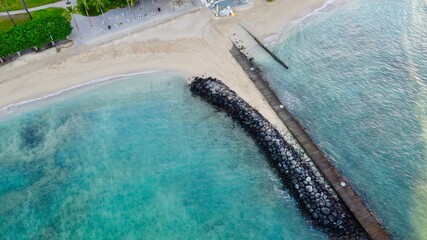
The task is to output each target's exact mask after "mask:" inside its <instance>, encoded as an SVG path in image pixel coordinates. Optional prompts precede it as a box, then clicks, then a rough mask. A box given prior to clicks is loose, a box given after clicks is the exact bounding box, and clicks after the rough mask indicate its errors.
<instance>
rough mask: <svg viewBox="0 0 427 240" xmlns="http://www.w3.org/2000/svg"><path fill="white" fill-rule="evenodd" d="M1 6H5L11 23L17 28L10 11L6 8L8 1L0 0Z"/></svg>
mask: <svg viewBox="0 0 427 240" xmlns="http://www.w3.org/2000/svg"><path fill="white" fill-rule="evenodd" d="M0 4H1V5H2V6H3V9H4V11H5V12H6V13H7V16H9V19H10V21H11V22H12V23H13V26H15V27H16V23H15V21H13V18H12V16H10V14H9V11H8V10H7V8H6V0H0Z"/></svg>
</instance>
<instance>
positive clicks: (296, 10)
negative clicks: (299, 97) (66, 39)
mask: <svg viewBox="0 0 427 240" xmlns="http://www.w3.org/2000/svg"><path fill="white" fill-rule="evenodd" d="M324 2H325V1H324V0H298V1H296V0H276V1H274V2H273V3H266V2H265V0H256V2H255V4H254V6H253V7H252V8H251V9H250V10H245V11H242V12H238V14H237V17H234V18H231V17H230V18H221V19H215V18H213V16H212V14H211V13H210V12H209V11H208V10H207V9H205V8H201V9H200V10H199V11H196V12H193V13H190V14H187V15H185V16H181V17H179V18H176V19H174V20H172V21H168V22H166V23H162V24H159V25H156V26H154V27H151V28H149V29H143V30H140V31H139V32H134V33H132V34H129V35H128V36H123V37H121V38H119V39H116V40H109V39H102V40H103V42H105V43H104V44H95V43H94V44H93V45H91V46H78V47H77V46H75V47H71V48H68V49H63V50H62V51H61V52H60V53H56V52H55V51H54V50H53V49H51V50H49V51H46V52H43V53H38V54H30V55H27V56H23V57H21V58H19V59H18V60H17V61H15V62H12V63H10V64H7V65H5V66H3V67H1V68H0V96H1V97H0V109H1V108H2V107H4V106H7V105H9V104H12V103H16V102H20V101H24V100H29V99H34V98H37V97H41V96H44V95H47V94H50V93H53V92H57V91H60V90H61V89H64V88H68V87H71V86H74V85H77V84H81V83H84V82H87V81H90V80H94V79H99V78H104V77H108V76H114V75H120V74H128V73H136V72H142V71H147V70H170V71H178V72H182V73H184V74H186V75H188V76H189V77H191V76H195V75H201V74H205V73H206V74H207V75H208V76H214V77H217V78H219V79H221V80H222V81H224V82H225V83H226V84H227V85H228V86H229V87H230V88H232V89H233V90H234V91H236V92H237V93H238V94H239V95H240V96H241V97H242V98H243V99H245V100H246V101H247V102H249V104H251V105H252V106H253V107H255V108H256V109H257V110H258V111H260V112H261V114H263V115H264V116H265V117H266V118H267V119H269V120H270V121H271V122H272V123H273V124H274V125H275V126H276V127H278V128H279V129H284V126H283V124H282V123H281V121H280V120H279V119H278V117H277V116H276V114H275V113H274V111H273V110H272V109H271V108H270V106H269V105H268V103H267V102H266V101H265V99H264V98H263V97H262V95H261V94H260V93H259V92H258V90H257V89H256V87H255V86H254V85H253V83H252V82H251V81H250V80H249V78H248V77H247V76H246V74H245V73H244V72H243V70H242V69H241V68H240V65H238V63H237V62H236V61H235V60H234V59H233V58H232V56H231V55H230V53H229V51H228V50H229V49H230V48H231V46H232V45H231V42H230V40H229V38H228V37H229V36H230V35H231V34H232V33H234V31H235V30H236V26H238V24H239V23H240V24H242V25H244V26H246V27H248V28H250V30H251V31H252V32H253V33H254V34H256V35H257V36H262V37H266V36H268V35H270V34H273V33H274V32H275V31H277V30H278V29H280V27H281V26H282V25H284V24H285V23H286V22H288V21H292V20H295V19H299V18H301V17H303V16H304V15H306V14H308V13H310V12H312V11H314V10H315V9H317V8H319V7H321V6H322V5H323V4H324Z"/></svg>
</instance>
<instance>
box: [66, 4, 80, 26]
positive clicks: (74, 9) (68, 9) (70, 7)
mask: <svg viewBox="0 0 427 240" xmlns="http://www.w3.org/2000/svg"><path fill="white" fill-rule="evenodd" d="M65 9H66V10H67V12H68V14H70V17H71V19H73V21H74V25H76V28H77V31H80V30H79V26H77V22H76V19H75V18H73V13H75V12H76V8H73V6H67V7H66V8H65Z"/></svg>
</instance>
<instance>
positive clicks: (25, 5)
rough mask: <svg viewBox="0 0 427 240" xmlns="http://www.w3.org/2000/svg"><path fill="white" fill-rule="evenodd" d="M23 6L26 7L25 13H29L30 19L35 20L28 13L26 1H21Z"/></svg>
mask: <svg viewBox="0 0 427 240" xmlns="http://www.w3.org/2000/svg"><path fill="white" fill-rule="evenodd" d="M21 4H22V6H23V7H24V9H25V11H26V12H27V14H28V16H29V17H30V19H31V20H33V16H31V14H30V11H28V8H27V4H25V1H24V0H21Z"/></svg>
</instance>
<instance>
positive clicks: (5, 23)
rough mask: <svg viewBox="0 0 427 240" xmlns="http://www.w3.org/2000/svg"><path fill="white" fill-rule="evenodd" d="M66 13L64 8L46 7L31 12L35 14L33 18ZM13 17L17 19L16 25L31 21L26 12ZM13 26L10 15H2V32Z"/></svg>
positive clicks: (0, 19) (0, 18) (0, 30)
mask: <svg viewBox="0 0 427 240" xmlns="http://www.w3.org/2000/svg"><path fill="white" fill-rule="evenodd" d="M65 13H66V10H65V9H63V8H46V9H42V10H38V11H34V12H31V16H33V18H41V17H45V16H63V15H64V14H65ZM12 18H13V20H15V23H16V25H20V24H23V23H25V22H28V21H30V18H29V17H28V15H27V14H26V13H21V14H15V15H12ZM12 27H13V23H12V22H11V21H10V19H9V17H8V16H1V17H0V32H5V31H7V30H9V29H10V28H12Z"/></svg>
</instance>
